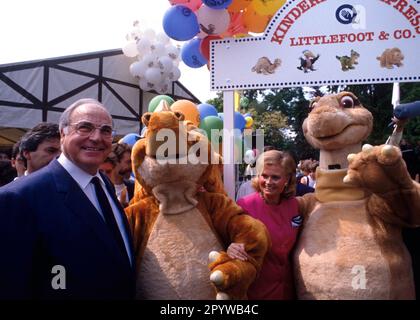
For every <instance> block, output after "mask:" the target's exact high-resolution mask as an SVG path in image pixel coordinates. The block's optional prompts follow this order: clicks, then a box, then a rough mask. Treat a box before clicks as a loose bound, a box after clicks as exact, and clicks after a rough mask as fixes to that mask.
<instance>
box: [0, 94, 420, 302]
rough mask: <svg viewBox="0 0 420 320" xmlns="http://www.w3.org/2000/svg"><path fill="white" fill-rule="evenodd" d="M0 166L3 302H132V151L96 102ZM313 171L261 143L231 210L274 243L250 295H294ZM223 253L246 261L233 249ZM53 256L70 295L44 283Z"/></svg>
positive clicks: (407, 150)
mask: <svg viewBox="0 0 420 320" xmlns="http://www.w3.org/2000/svg"><path fill="white" fill-rule="evenodd" d="M399 132H401V131H398V133H399ZM393 139H394V140H393V141H394V143H396V142H395V141H397V142H398V137H395V136H394V137H393ZM400 139H401V137H400ZM400 146H401V150H402V152H403V155H404V154H406V155H408V154H409V155H410V157H414V158H413V159H414V160H412V161H411V162H410V160H407V159H409V158H407V157H406V156H405V157H404V159H406V162H407V166H408V170H409V172H410V174H411V175H412V177H413V179H416V178H417V179H418V174H419V171H418V165H419V163H420V160H419V156H420V143H417V146H416V147H412V146H409V145H408V144H407V142H406V141H405V140H404V139H402V140H401V143H400ZM416 157H417V158H416ZM0 165H1V166H0V172H1V185H2V186H3V187H1V188H0V208H1V209H2V215H1V217H2V223H0V250H1V252H2V255H3V257H7V258H5V259H4V260H3V262H2V264H0V298H3V299H4V298H6V299H10V298H12V299H13V298H31V297H37V298H79V299H84V298H87V299H90V298H94V299H100V298H105V299H114V298H123V299H128V298H133V297H134V286H135V279H134V278H135V267H136V266H135V257H134V256H133V245H132V236H133V235H132V234H130V231H129V229H128V227H127V226H128V224H127V218H126V216H125V214H124V208H125V207H127V205H128V204H129V202H130V200H131V199H132V198H133V195H134V181H133V179H132V165H131V147H130V146H129V145H127V144H125V143H117V142H114V143H113V127H112V118H111V115H110V114H109V112H108V111H107V109H106V108H105V107H104V106H103V105H102V104H101V103H100V102H98V101H96V100H93V99H81V100H79V101H77V102H75V103H74V104H72V105H71V106H69V107H68V108H67V109H66V110H65V111H64V112H63V114H62V115H61V117H60V120H59V124H58V125H57V124H52V123H41V124H39V125H37V126H35V127H34V128H32V129H31V130H29V131H28V132H27V133H26V134H25V135H24V136H23V137H22V139H21V140H20V141H19V142H17V143H16V144H15V145H14V147H13V150H12V153H11V156H10V157H9V155H7V154H5V153H0ZM318 166H319V162H318V161H316V160H313V159H306V160H302V161H300V162H299V164H298V165H297V164H296V162H295V160H294V159H293V156H292V155H291V154H290V153H288V152H286V151H280V150H275V148H273V147H267V148H266V149H265V150H264V152H263V153H262V154H261V155H260V156H259V157H258V158H257V160H256V163H255V170H253V171H252V172H253V174H254V176H250V178H251V179H249V180H248V181H246V182H245V183H244V184H243V185H242V186H241V188H240V189H239V190H238V193H237V197H236V200H237V204H238V205H239V206H240V207H241V208H243V209H244V210H245V211H246V212H247V213H248V214H249V215H251V216H252V217H254V218H256V219H258V220H260V221H262V222H263V223H264V224H265V226H266V228H267V230H268V232H269V234H270V237H271V241H272V246H271V249H270V250H269V252H268V254H267V255H266V258H265V260H264V264H263V266H262V269H261V271H260V273H259V276H258V278H257V280H256V281H255V282H254V283H253V284H252V285H251V287H250V289H249V291H248V297H249V299H294V298H295V290H294V280H293V273H292V265H291V260H290V253H291V251H292V249H293V247H294V244H295V242H296V239H297V237H298V236H299V229H300V226H301V224H302V217H301V216H300V215H299V214H298V204H297V200H296V196H302V195H304V194H306V193H308V192H314V191H315V190H316V170H317V167H318ZM13 180H15V181H13ZM290 221H292V223H291V224H290V223H289V222H290ZM82 222H83V223H82ZM227 253H228V255H229V256H231V257H233V258H238V259H243V260H246V259H247V258H248V257H247V254H246V252H245V251H244V248H243V245H242V244H240V243H232V244H231V245H230V246H229V247H228V248H227ZM55 260H60V261H65V263H66V270H67V275H66V276H67V278H66V279H68V280H67V284H66V283H60V282H58V283H56V285H58V286H60V285H64V286H66V285H68V287H67V290H63V291H60V290H58V291H57V290H54V288H52V286H51V283H52V282H51V268H50V267H51V264H52V263H53V262H54V261H55Z"/></svg>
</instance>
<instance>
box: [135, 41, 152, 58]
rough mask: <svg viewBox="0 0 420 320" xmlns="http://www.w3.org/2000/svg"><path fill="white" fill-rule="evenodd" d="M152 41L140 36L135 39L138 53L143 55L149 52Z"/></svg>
mask: <svg viewBox="0 0 420 320" xmlns="http://www.w3.org/2000/svg"><path fill="white" fill-rule="evenodd" d="M151 45H152V42H151V41H150V40H149V39H147V38H141V39H139V40H138V41H137V51H138V53H139V54H140V55H145V54H147V53H149V52H150V46H151Z"/></svg>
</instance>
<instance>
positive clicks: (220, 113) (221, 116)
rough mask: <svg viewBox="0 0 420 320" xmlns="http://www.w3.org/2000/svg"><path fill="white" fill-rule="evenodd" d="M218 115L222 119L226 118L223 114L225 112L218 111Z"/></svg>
mask: <svg viewBox="0 0 420 320" xmlns="http://www.w3.org/2000/svg"><path fill="white" fill-rule="evenodd" d="M217 116H218V117H219V118H220V119H222V120H224V117H225V116H224V114H223V112H218V113H217Z"/></svg>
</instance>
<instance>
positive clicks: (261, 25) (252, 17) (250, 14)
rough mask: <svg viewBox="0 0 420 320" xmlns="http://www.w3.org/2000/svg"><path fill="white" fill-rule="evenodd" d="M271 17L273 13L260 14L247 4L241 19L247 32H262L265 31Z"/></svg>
mask: <svg viewBox="0 0 420 320" xmlns="http://www.w3.org/2000/svg"><path fill="white" fill-rule="evenodd" d="M272 17H273V15H266V16H260V15H259V14H257V13H256V12H255V10H254V8H253V7H252V6H249V7H247V8H246V10H245V11H244V14H243V16H242V19H243V20H242V21H243V22H244V26H245V28H247V29H248V31H249V32H254V33H262V32H264V31H265V28H266V27H267V25H268V23H269V22H270V20H271V18H272Z"/></svg>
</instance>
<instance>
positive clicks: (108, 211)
mask: <svg viewBox="0 0 420 320" xmlns="http://www.w3.org/2000/svg"><path fill="white" fill-rule="evenodd" d="M91 182H92V183H93V185H94V186H95V192H96V196H97V198H98V202H99V205H100V206H101V209H102V214H103V215H104V218H105V222H106V224H107V226H108V228H109V230H110V231H111V233H112V235H113V236H114V239H115V241H116V242H117V245H118V246H119V248H120V250H121V252H122V253H123V255H124V256H125V257H128V256H127V250H126V249H125V244H124V240H123V238H122V236H121V232H120V229H119V228H118V224H117V221H116V220H115V216H114V213H113V211H112V208H111V205H110V204H109V201H108V197H107V196H106V194H105V191H104V189H103V188H102V186H101V181H100V180H99V178H98V177H93V178H92V180H91Z"/></svg>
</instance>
